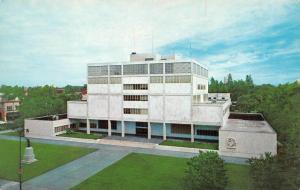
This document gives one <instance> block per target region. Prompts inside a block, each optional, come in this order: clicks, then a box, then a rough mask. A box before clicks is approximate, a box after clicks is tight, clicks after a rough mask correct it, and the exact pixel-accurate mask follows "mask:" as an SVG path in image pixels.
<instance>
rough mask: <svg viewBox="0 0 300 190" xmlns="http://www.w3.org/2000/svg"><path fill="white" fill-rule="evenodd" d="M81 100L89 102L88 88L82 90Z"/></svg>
mask: <svg viewBox="0 0 300 190" xmlns="http://www.w3.org/2000/svg"><path fill="white" fill-rule="evenodd" d="M81 100H82V101H87V89H86V88H83V89H81Z"/></svg>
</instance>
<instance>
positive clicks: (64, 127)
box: [54, 125, 68, 133]
mask: <svg viewBox="0 0 300 190" xmlns="http://www.w3.org/2000/svg"><path fill="white" fill-rule="evenodd" d="M67 128H68V125H64V126H59V127H55V128H54V132H55V133H58V132H62V131H65V130H66V129H67Z"/></svg>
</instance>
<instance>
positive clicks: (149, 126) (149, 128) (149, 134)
mask: <svg viewBox="0 0 300 190" xmlns="http://www.w3.org/2000/svg"><path fill="white" fill-rule="evenodd" d="M148 139H151V124H150V122H148Z"/></svg>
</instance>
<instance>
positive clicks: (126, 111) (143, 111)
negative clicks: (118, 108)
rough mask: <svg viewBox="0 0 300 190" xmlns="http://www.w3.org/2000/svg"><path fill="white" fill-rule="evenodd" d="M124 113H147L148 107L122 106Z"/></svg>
mask: <svg viewBox="0 0 300 190" xmlns="http://www.w3.org/2000/svg"><path fill="white" fill-rule="evenodd" d="M123 110H124V114H139V115H146V114H148V109H142V108H124V109H123Z"/></svg>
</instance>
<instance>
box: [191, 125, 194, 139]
mask: <svg viewBox="0 0 300 190" xmlns="http://www.w3.org/2000/svg"><path fill="white" fill-rule="evenodd" d="M191 142H194V125H193V124H191Z"/></svg>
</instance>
